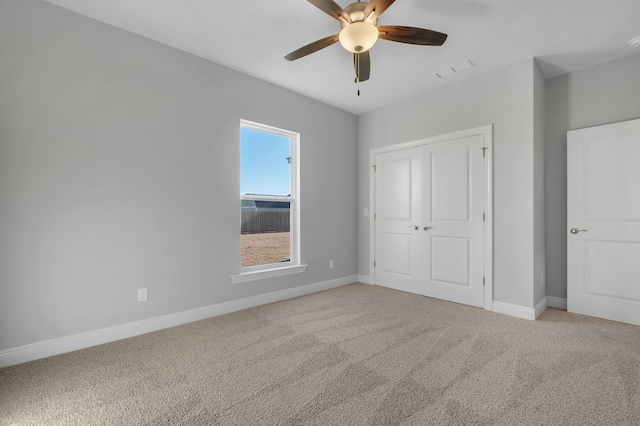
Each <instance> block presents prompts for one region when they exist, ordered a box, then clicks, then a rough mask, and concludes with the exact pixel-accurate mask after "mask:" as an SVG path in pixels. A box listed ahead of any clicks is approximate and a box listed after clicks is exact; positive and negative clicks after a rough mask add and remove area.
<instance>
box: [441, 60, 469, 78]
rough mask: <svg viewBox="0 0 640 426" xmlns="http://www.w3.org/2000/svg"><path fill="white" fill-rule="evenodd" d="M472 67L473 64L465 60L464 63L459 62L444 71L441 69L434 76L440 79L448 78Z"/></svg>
mask: <svg viewBox="0 0 640 426" xmlns="http://www.w3.org/2000/svg"><path fill="white" fill-rule="evenodd" d="M474 67H475V65H474V64H473V62H471V61H469V60H467V61H464V62H460V63H459V64H455V65H452V66H450V67H447V68H445V69H442V70H440V71H438V72H437V73H436V75H437V76H438V77H440V78H445V77H447V76H450V75H451V74H456V73H459V72H462V71H465V70H468V69H471V68H474Z"/></svg>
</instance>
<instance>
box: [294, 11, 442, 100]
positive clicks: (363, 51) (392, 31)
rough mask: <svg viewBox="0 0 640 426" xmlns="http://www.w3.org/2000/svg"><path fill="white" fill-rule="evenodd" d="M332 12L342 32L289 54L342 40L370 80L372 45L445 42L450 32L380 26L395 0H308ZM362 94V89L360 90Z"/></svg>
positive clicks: (297, 55)
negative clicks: (346, 1)
mask: <svg viewBox="0 0 640 426" xmlns="http://www.w3.org/2000/svg"><path fill="white" fill-rule="evenodd" d="M308 1H309V3H311V4H312V5H314V6H316V7H317V8H318V9H320V10H322V11H323V12H325V13H326V14H328V15H329V16H331V17H333V18H334V19H336V20H338V21H339V22H340V26H341V28H342V29H341V30H340V32H339V33H338V34H334V35H331V36H329V37H325V38H322V39H320V40H317V41H314V42H313V43H309V44H307V45H306V46H303V47H301V48H300V49H298V50H294V51H293V52H291V53H289V54H288V55H287V56H285V59H287V60H289V61H294V60H296V59H300V58H302V57H304V56H307V55H309V54H311V53H314V52H317V51H318V50H321V49H324V48H325V47H328V46H331V45H332V44H334V43H337V42H338V41H339V42H340V44H342V47H344V48H345V49H346V50H348V51H349V52H352V53H353V64H354V68H355V71H356V82H357V83H359V82H361V81H366V80H368V79H369V76H370V73H371V58H370V56H369V49H371V47H372V46H373V45H374V44H375V43H376V41H378V38H382V39H385V40H390V41H397V42H400V43H408V44H419V45H423V46H442V44H443V43H444V42H445V40H446V39H447V34H443V33H439V32H437V31H432V30H426V29H423V28H415V27H401V26H397V25H380V26H378V17H379V16H380V15H382V13H383V12H384V11H385V10H387V8H389V6H391V4H392V3H393V2H394V1H395V0H370V1H369V2H368V3H367V2H361V1H358V2H356V3H352V4H350V5H349V6H347V7H346V8H344V9H343V8H342V7H341V6H340V5H338V4H337V3H335V2H334V1H333V0H308ZM358 95H360V90H358Z"/></svg>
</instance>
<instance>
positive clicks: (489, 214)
mask: <svg viewBox="0 0 640 426" xmlns="http://www.w3.org/2000/svg"><path fill="white" fill-rule="evenodd" d="M478 135H480V136H483V138H484V142H485V145H484V146H485V148H486V151H485V152H486V157H485V158H486V161H485V163H484V179H483V187H484V191H483V192H484V197H483V198H484V206H483V207H484V212H485V214H486V220H485V222H484V232H483V237H484V253H483V254H484V262H483V263H484V280H485V281H484V309H485V310H487V311H493V124H487V125H485V126H480V127H474V128H471V129H466V130H460V131H457V132H452V133H446V134H443V135H437V136H431V137H428V138H424V139H418V140H415V141H410V142H403V143H399V144H395V145H388V146H383V147H380V148H373V149H371V150H369V212H371V214H370V215H369V275H370V276H371V278H372V283H373V284H374V285H375V283H376V270H375V267H374V266H373V262H374V260H375V220H374V215H375V205H376V204H375V202H376V200H375V189H376V188H375V182H376V180H375V168H374V166H375V160H376V155H378V154H383V153H386V152H392V151H399V150H403V149H407V148H413V147H418V146H422V145H428V144H433V143H440V142H446V141H449V140H452V139H460V138H465V137H469V136H478Z"/></svg>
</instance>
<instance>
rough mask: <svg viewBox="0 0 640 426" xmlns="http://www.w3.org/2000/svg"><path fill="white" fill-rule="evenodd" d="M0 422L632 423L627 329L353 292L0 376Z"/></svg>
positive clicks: (634, 362)
mask: <svg viewBox="0 0 640 426" xmlns="http://www.w3.org/2000/svg"><path fill="white" fill-rule="evenodd" d="M0 424H2V425H143V424H145V425H160V424H162V425H218V424H219V425H395V424H402V425H510V426H513V425H629V426H632V425H633V426H636V425H640V327H636V326H630V325H625V324H619V323H614V322H609V321H604V320H598V319H594V318H589V317H584V316H580V315H574V314H569V313H567V312H564V311H559V310H554V309H548V310H547V311H546V312H545V313H544V314H543V315H542V316H541V317H540V319H539V320H538V321H535V322H533V321H526V320H520V319H517V318H512V317H508V316H504V315H500V314H494V313H490V312H486V311H483V310H481V309H477V308H471V307H466V306H461V305H457V304H454V303H448V302H443V301H439V300H434V299H429V298H426V297H421V296H416V295H412V294H407V293H402V292H398V291H394V290H389V289H386V288H382V287H372V286H368V285H364V284H354V285H349V286H345V287H341V288H337V289H334V290H329V291H326V292H322V293H317V294H314V295H310V296H305V297H301V298H297V299H293V300H288V301H284V302H280V303H274V304H271V305H267V306H262V307H258V308H254V309H249V310H245V311H242V312H236V313H233V314H228V315H224V316H220V317H216V318H212V319H208V320H204V321H199V322H195V323H191V324H187V325H184V326H180V327H175V328H171V329H167V330H163V331H159V332H155V333H150V334H146V335H143V336H139V337H135V338H131V339H127V340H122V341H118V342H114V343H110V344H106V345H101V346H96V347H93V348H89V349H85V350H82V351H77V352H73V353H69V354H64V355H60V356H55V357H51V358H47V359H43V360H39V361H34V362H29V363H26V364H21V365H17V366H13V367H8V368H4V369H1V370H0Z"/></svg>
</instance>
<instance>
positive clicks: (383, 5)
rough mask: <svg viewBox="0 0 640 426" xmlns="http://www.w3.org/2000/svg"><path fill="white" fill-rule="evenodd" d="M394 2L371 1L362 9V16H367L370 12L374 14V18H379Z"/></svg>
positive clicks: (384, 0)
mask: <svg viewBox="0 0 640 426" xmlns="http://www.w3.org/2000/svg"><path fill="white" fill-rule="evenodd" d="M394 1H395V0H371V1H370V2H369V4H368V5H367V7H366V8H365V9H364V16H369V14H370V13H371V12H374V14H375V16H380V15H382V13H383V12H384V11H385V10H387V9H388V8H389V6H391V4H392V3H393V2H394Z"/></svg>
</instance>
